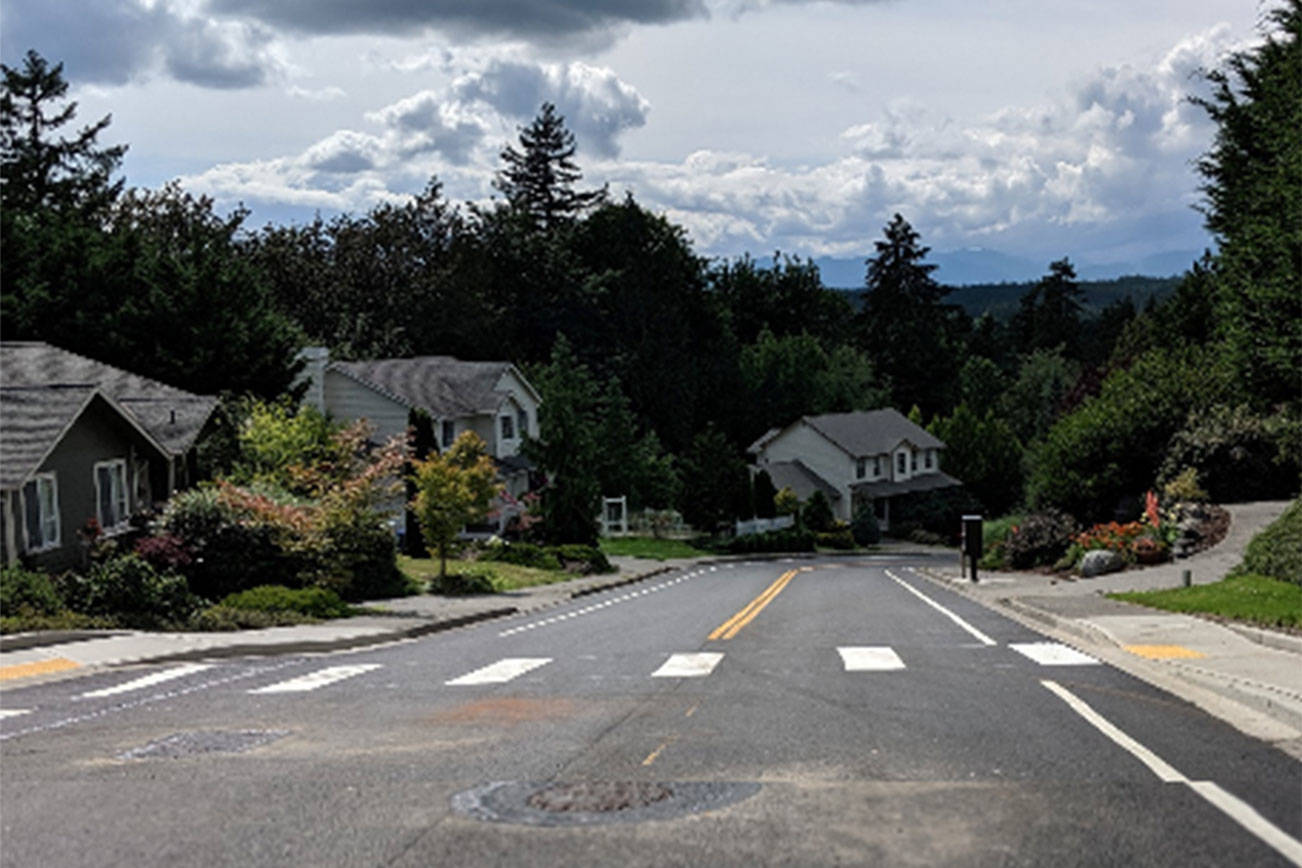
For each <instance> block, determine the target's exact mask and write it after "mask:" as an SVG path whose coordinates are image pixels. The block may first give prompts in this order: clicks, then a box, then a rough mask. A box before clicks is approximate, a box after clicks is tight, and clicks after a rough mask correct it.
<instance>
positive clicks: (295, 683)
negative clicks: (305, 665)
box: [249, 663, 381, 694]
mask: <svg viewBox="0 0 1302 868" xmlns="http://www.w3.org/2000/svg"><path fill="white" fill-rule="evenodd" d="M380 666H381V664H379V663H358V664H356V665H353V666H327V667H326V668H324V669H318V670H316V671H315V672H308V673H307V674H305V675H300V676H298V677H297V678H291V679H289V680H288V681H278V682H276V683H275V684H268V685H267V686H266V687H257V688H254V689H253V690H250V691H249V693H253V694H266V693H306V692H307V691H309V690H317V689H319V688H322V687H326V686H327V685H330V684H334V683H335V682H338V681H343V680H344V679H345V678H352V677H354V676H356V675H362V674H365V673H367V672H371V671H374V670H376V669H379V668H380Z"/></svg>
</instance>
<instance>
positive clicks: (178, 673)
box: [81, 663, 213, 699]
mask: <svg viewBox="0 0 1302 868" xmlns="http://www.w3.org/2000/svg"><path fill="white" fill-rule="evenodd" d="M212 666H213V665H212V664H211V663H185V664H183V665H181V666H177V667H174V668H172V669H164V670H163V671H162V672H155V673H153V674H152V675H145V676H142V677H140V678H135V679H132V680H131V681H127V682H125V683H123V684H118V685H116V686H114V687H104V688H102V689H100V690H88V691H86V692H85V693H83V694H81V698H82V699H99V698H100V697H103V696H116V695H117V694H119V693H129V692H131V691H132V690H140V689H142V688H145V687H153V686H154V685H155V684H162V683H163V682H164V681H171V680H172V679H174V678H184V677H185V676H186V675H193V674H194V673H196V672H203V671H204V670H205V669H211V668H212Z"/></svg>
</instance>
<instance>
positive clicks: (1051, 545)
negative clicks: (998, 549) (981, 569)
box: [1003, 510, 1080, 570]
mask: <svg viewBox="0 0 1302 868" xmlns="http://www.w3.org/2000/svg"><path fill="white" fill-rule="evenodd" d="M1079 531H1080V526H1079V525H1077V524H1076V521H1075V520H1074V519H1073V518H1072V517H1071V516H1069V515H1067V514H1066V513H1063V512H1060V511H1057V510H1046V511H1044V512H1038V513H1033V514H1031V515H1028V516H1027V517H1026V518H1025V519H1023V520H1022V522H1021V523H1020V524H1018V525H1016V526H1015V527H1014V528H1013V529H1012V530H1011V532H1010V533H1009V534H1008V537H1007V539H1006V540H1005V541H1004V550H1003V555H1004V560H1005V561H1006V562H1007V564H1008V565H1009V566H1010V567H1013V568H1014V569H1018V570H1026V569H1031V568H1033V567H1044V566H1050V565H1052V564H1054V563H1056V562H1057V561H1058V559H1059V558H1061V557H1062V556H1063V554H1064V553H1065V552H1066V551H1067V547H1068V546H1070V545H1071V543H1072V538H1073V537H1074V536H1075V535H1076V534H1077V533H1078V532H1079Z"/></svg>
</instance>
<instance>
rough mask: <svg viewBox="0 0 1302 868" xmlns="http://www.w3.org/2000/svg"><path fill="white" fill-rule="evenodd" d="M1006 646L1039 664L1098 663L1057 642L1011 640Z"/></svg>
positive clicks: (1071, 664) (1089, 664)
mask: <svg viewBox="0 0 1302 868" xmlns="http://www.w3.org/2000/svg"><path fill="white" fill-rule="evenodd" d="M1008 647H1009V648H1012V649H1013V650H1014V651H1016V652H1017V653H1018V654H1021V655H1023V656H1025V657H1029V658H1030V659H1032V660H1034V661H1035V662H1036V663H1039V664H1040V665H1041V666H1097V665H1098V663H1099V661H1097V660H1095V659H1094V658H1093V657H1091V656H1089V655H1088V654H1083V653H1081V652H1080V651H1077V650H1076V649H1075V648H1069V647H1068V646H1066V645H1062V644H1060V643H1058V642H1013V643H1010V644H1009V646H1008Z"/></svg>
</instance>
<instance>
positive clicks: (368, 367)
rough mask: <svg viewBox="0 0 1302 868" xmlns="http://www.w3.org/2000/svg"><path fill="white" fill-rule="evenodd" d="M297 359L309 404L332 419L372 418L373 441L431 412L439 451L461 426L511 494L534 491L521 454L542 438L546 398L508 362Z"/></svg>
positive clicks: (311, 355)
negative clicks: (531, 440)
mask: <svg viewBox="0 0 1302 868" xmlns="http://www.w3.org/2000/svg"><path fill="white" fill-rule="evenodd" d="M300 356H301V357H302V358H303V359H304V362H305V364H304V368H303V371H302V373H301V374H300V375H299V376H300V381H306V382H307V386H308V388H307V393H306V395H305V396H304V402H305V403H307V404H309V405H311V406H313V407H316V408H317V409H318V410H320V411H322V412H323V413H325V414H326V415H327V416H329V417H330V418H332V419H335V420H338V421H344V422H348V421H352V420H355V419H367V420H369V421H370V422H371V424H372V425H374V426H375V438H376V439H377V440H379V441H387V440H388V439H390V438H391V437H405V436H406V434H407V426H408V424H409V421H410V418H411V413H412V411H413V410H423V411H424V412H426V413H428V414H429V416H430V418H431V420H432V421H433V424H434V437H435V440H436V441H437V442H438V445H439V448H446V447H448V446H451V445H452V443H453V441H454V440H456V438H457V437H458V436H459V435H460V434H461V433H462V432H463V431H474V432H475V433H476V434H478V435H479V437H480V438H481V439H482V440H483V441H484V443H486V444H487V446H488V454H489V455H490V456H492V457H493V459H494V461H495V462H496V463H497V467H498V472H499V474H500V475H501V479H502V482H503V483H505V485H506V489H507V492H508V493H509V494H510V495H511V496H512V497H519V496H520V495H521V494H524V493H525V492H526V491H528V490H529V471H530V470H531V469H532V464H531V463H530V462H529V461H528V460H527V459H526V458H525V457H524V456H523V455H521V454H520V449H521V447H522V446H523V445H524V438H525V437H526V436H529V435H531V436H534V437H537V436H538V407H539V405H540V404H541V403H542V397H541V396H540V395H539V394H538V391H537V390H536V389H534V387H533V386H532V385H530V383H529V381H528V380H526V379H525V377H524V375H523V374H522V373H520V371H519V370H518V369H517V368H516V367H515V365H513V364H511V363H510V362H465V361H461V360H460V359H454V358H452V357H451V356H418V357H416V358H411V359H377V360H373V361H361V362H332V361H330V357H329V352H328V351H327V350H326V348H325V347H308V348H307V349H305V350H303V351H302V352H301V354H300Z"/></svg>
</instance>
